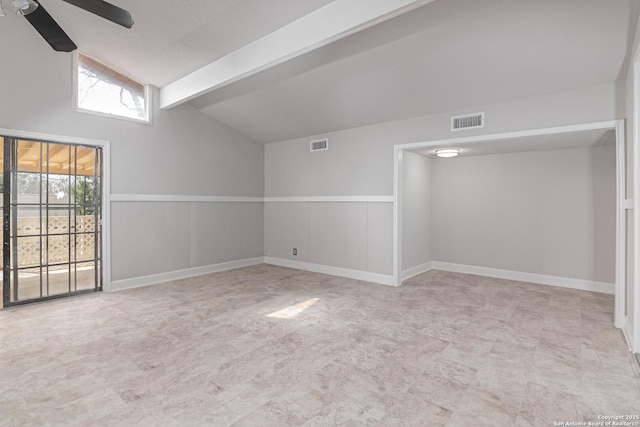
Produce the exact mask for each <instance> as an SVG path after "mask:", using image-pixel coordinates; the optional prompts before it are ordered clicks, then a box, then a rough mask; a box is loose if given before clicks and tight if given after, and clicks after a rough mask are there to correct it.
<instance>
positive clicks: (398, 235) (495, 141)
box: [394, 120, 633, 328]
mask: <svg viewBox="0 0 640 427" xmlns="http://www.w3.org/2000/svg"><path fill="white" fill-rule="evenodd" d="M624 129H625V128H624V121H623V120H617V121H607V122H598V123H588V124H583V125H572V126H562V127H556V128H545V129H533V130H527V131H517V132H506V133H499V134H490V135H480V136H470V137H462V138H450V139H442V140H435V141H426V142H420V143H412V144H402V145H396V146H395V153H394V154H395V168H394V173H395V180H394V182H395V189H394V190H395V202H394V280H395V283H396V285H400V284H401V282H402V280H403V279H404V278H406V277H407V274H406V273H407V271H403V258H404V257H405V256H407V254H403V249H402V248H403V197H404V195H403V161H404V160H403V157H404V153H405V152H407V151H419V150H427V151H434V152H435V150H436V149H439V148H460V147H462V148H465V147H467V148H469V149H473V150H476V149H478V150H487V149H498V150H499V152H504V151H507V152H508V151H509V150H512V148H513V147H514V145H515V144H514V141H516V140H521V139H523V138H525V139H530V140H531V143H532V146H531V147H529V149H530V150H536V149H537V148H539V147H536V146H535V145H536V144H537V143H538V142H537V141H538V140H546V139H547V138H541V137H543V136H552V135H558V136H561V137H562V139H567V141H569V142H568V144H569V145H571V140H572V139H573V138H572V135H579V133H585V132H595V133H598V132H604V133H610V132H613V134H614V138H613V139H614V140H615V156H616V164H615V167H616V171H615V175H616V183H615V185H616V196H615V198H616V201H615V203H616V206H615V210H616V212H615V223H616V224H615V272H614V274H615V281H614V286H613V292H614V294H615V303H614V311H615V314H614V319H613V320H614V324H615V326H617V327H618V328H622V327H623V325H624V324H625V316H626V313H625V300H626V298H627V296H626V294H625V286H624V284H625V280H626V278H625V276H626V267H627V263H628V262H632V261H633V260H629V259H628V258H627V256H626V255H627V254H626V250H625V249H626V245H627V233H626V221H625V220H626V213H625V208H626V205H627V201H626V200H625V195H626V188H625V186H626V182H625V179H624V177H625V165H626V162H625V154H626V153H625V132H624ZM490 143H491V147H492V148H489V147H490V145H489V144H490ZM496 147H497V148H496ZM566 148H570V146H567V147H566ZM427 261H429V260H427ZM423 266H424V268H425V270H424V271H427V270H428V269H430V268H434V267H433V263H432V262H425V263H424V264H423ZM478 267H481V266H478ZM476 270H477V271H476V272H475V273H472V274H483V273H481V272H478V271H483V272H486V271H489V270H493V271H498V270H496V269H495V268H494V269H489V268H476ZM513 270H515V269H513ZM504 271H506V270H504ZM419 272H421V271H411V273H419ZM499 272H502V271H499ZM489 273H491V271H489ZM485 275H490V274H485ZM529 276H530V277H534V276H535V277H538V278H540V277H541V278H542V279H544V280H547V279H549V278H553V276H546V275H540V274H530V275H529ZM493 277H497V276H493ZM505 278H508V277H505ZM525 281H535V280H525ZM537 283H546V284H551V285H556V286H562V284H561V283H552V282H550V281H548V280H547V281H546V282H545V281H538V282H537ZM578 286H582V285H581V284H578ZM578 286H568V287H578Z"/></svg>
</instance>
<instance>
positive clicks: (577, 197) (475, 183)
mask: <svg viewBox="0 0 640 427" xmlns="http://www.w3.org/2000/svg"><path fill="white" fill-rule="evenodd" d="M432 171H433V175H432V184H433V185H432V201H433V203H432V205H431V206H432V223H431V224H432V236H433V240H432V251H433V259H434V260H436V261H443V262H451V263H457V264H464V265H472V266H481V267H489V268H498V269H504V270H512V271H519V272H527V273H537V274H546V275H552V276H560V277H570V278H576V279H584V280H593V281H599V282H606V283H613V281H614V271H615V223H616V220H615V213H616V174H615V145H612V144H610V145H606V146H599V147H594V148H580V149H567V150H552V151H535V152H526V153H511V154H496V155H486V156H470V157H459V158H455V159H438V160H434V161H433V163H432Z"/></svg>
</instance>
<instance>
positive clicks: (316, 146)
mask: <svg viewBox="0 0 640 427" xmlns="http://www.w3.org/2000/svg"><path fill="white" fill-rule="evenodd" d="M328 149H329V140H328V139H318V140H316V141H311V142H310V143H309V151H311V152H314V151H323V150H328Z"/></svg>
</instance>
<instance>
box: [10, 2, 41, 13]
mask: <svg viewBox="0 0 640 427" xmlns="http://www.w3.org/2000/svg"><path fill="white" fill-rule="evenodd" d="M11 3H12V4H13V7H14V9H15V10H16V13H17V14H18V15H22V16H25V15H28V14H30V13H32V12H34V11H35V10H36V9H37V8H38V6H39V5H38V3H36V2H35V1H33V0H11Z"/></svg>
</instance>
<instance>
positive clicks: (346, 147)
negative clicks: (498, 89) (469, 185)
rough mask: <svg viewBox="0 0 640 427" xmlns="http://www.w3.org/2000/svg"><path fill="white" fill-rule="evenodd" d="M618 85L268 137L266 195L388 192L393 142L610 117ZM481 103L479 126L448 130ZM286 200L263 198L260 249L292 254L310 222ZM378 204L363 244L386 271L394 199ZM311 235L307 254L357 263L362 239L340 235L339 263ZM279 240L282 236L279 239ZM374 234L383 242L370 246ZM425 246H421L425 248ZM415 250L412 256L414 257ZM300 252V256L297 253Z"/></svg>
mask: <svg viewBox="0 0 640 427" xmlns="http://www.w3.org/2000/svg"><path fill="white" fill-rule="evenodd" d="M616 89H617V88H616V86H615V85H613V84H607V85H602V86H595V87H589V88H582V89H578V90H574V91H570V92H564V93H555V94H549V95H545V96H539V97H535V98H527V99H519V100H514V101H509V102H503V103H497V104H490V105H481V106H478V107H475V108H469V109H466V110H460V111H454V112H451V113H447V114H441V115H433V116H423V117H417V118H413V119H409V120H401V121H394V122H388V123H380V124H375V125H371V126H365V127H361V128H355V129H347V130H343V131H338V132H332V133H327V134H322V135H310V136H308V137H306V138H298V139H293V140H288V141H281V142H275V143H271V144H267V146H266V148H265V195H266V196H270V197H306V196H372V195H378V196H380V195H382V196H391V195H393V191H394V190H393V167H394V166H393V147H394V145H396V144H404V143H411V142H421V141H432V140H437V139H441V138H442V139H444V138H454V137H462V136H472V135H481V134H492V133H499V132H508V131H517V130H523V129H536V128H545V127H552V126H563V125H570V124H580V123H590V122H597V121H603V120H612V119H616V118H619V117H623V116H624V113H623V112H621V111H620V109H619V105H618V102H617V101H616ZM479 111H484V112H485V118H486V124H485V127H484V128H483V129H477V130H472V131H465V132H456V133H452V132H451V131H450V118H451V116H452V115H458V114H465V113H471V112H479ZM325 137H326V138H329V150H328V151H320V152H315V153H310V152H309V141H311V140H314V139H319V138H325ZM285 205H288V204H287V203H283V204H281V205H279V206H278V207H276V208H273V207H270V206H269V204H267V207H266V209H265V227H266V233H265V253H266V255H268V256H274V257H281V258H290V257H291V255H290V253H291V252H290V251H291V244H290V242H291V241H293V240H295V239H296V238H297V236H299V235H300V234H299V233H303V235H306V234H305V233H306V232H303V230H304V227H305V224H308V220H309V217H310V213H308V212H306V211H305V210H304V209H302V208H297V207H296V208H293V207H292V206H293V205H291V206H290V207H288V206H285ZM309 206H310V207H311V206H316V205H315V204H311V205H309ZM273 209H278V210H282V211H283V212H286V215H287V216H286V218H287V219H286V220H276V219H275V217H276V215H275V214H274V213H273ZM329 209H332V208H329ZM335 209H336V210H338V209H341V208H338V207H336V208H335ZM344 212H345V213H346V211H344ZM360 212H363V211H360ZM381 212H384V214H383V215H384V217H386V218H388V220H387V222H382V221H380V222H379V225H377V228H375V229H371V226H369V232H368V238H369V243H368V252H369V253H376V254H379V256H381V257H386V258H384V262H383V265H384V266H385V267H384V269H377V270H378V271H391V269H392V267H390V266H392V262H393V240H392V236H393V211H392V205H391V204H390V203H387V204H385V205H384V207H383V208H381ZM352 215H354V214H353V213H352V212H351V211H349V213H348V214H345V215H342V214H340V213H339V212H336V214H334V215H330V216H329V217H327V219H325V221H332V223H331V224H330V225H327V226H326V227H327V229H333V230H347V229H348V228H349V224H351V223H352V222H353V218H352ZM380 219H382V218H380ZM366 220H367V218H366V217H365V216H364V214H362V215H360V217H359V221H361V222H362V221H366ZM277 221H279V222H278V225H277V230H278V232H275V231H274V230H273V229H272V227H273V226H274V224H275V223H276V222H277ZM425 233H426V232H425ZM361 235H362V233H361ZM315 236H316V238H317V239H318V241H315V242H313V245H314V246H315V248H316V249H314V254H315V258H314V259H310V258H307V259H305V260H307V261H308V262H323V263H328V264H326V265H329V266H338V265H337V264H340V265H339V266H344V265H349V266H351V267H350V268H362V265H363V261H362V260H361V258H360V252H358V251H359V250H360V249H358V248H362V243H359V242H343V244H346V245H348V246H349V247H348V248H340V249H339V250H340V251H341V253H342V254H343V255H344V256H346V257H351V258H347V259H342V258H341V259H340V261H339V263H338V262H337V261H333V260H332V257H331V255H330V254H328V253H327V254H324V253H322V251H327V252H329V251H334V250H336V248H335V242H334V241H333V238H332V237H330V236H326V237H325V236H323V235H321V234H317V235H315ZM361 238H363V237H361ZM297 239H298V240H296V241H299V238H297ZM283 241H287V243H286V244H284V243H283ZM372 242H376V244H379V245H385V246H384V247H373V243H372ZM278 248H280V249H278ZM424 251H427V249H426V248H424ZM405 252H406V253H405V258H406V257H407V255H409V259H408V261H407V263H404V262H403V264H404V265H403V267H404V268H408V267H411V266H412V265H411V264H416V263H419V262H420V261H421V259H422V256H418V255H417V254H420V253H421V252H420V251H417V252H413V251H408V250H407V249H406V248H405ZM414 255H416V258H415V259H412V258H411V257H413V256H414ZM298 258H299V259H300V256H299V257H298ZM369 259H371V257H370V258H369ZM301 260H302V259H301ZM416 265H419V264H416ZM387 266H389V267H387ZM367 268H368V269H369V270H367V271H371V270H376V268H375V266H373V265H372V264H371V263H370V262H369V263H368V266H367Z"/></svg>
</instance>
